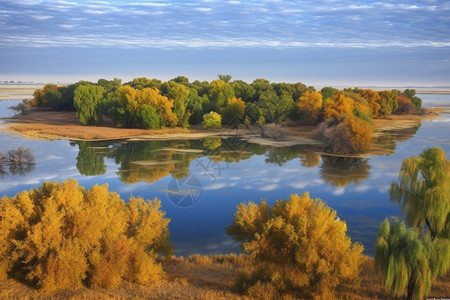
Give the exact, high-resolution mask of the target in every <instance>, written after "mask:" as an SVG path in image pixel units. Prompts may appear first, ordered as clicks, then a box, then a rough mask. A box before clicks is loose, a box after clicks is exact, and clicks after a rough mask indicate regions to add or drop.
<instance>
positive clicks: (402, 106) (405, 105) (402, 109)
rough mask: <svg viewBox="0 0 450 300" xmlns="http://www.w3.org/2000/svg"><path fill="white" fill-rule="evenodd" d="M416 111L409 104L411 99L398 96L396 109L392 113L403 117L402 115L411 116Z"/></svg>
mask: <svg viewBox="0 0 450 300" xmlns="http://www.w3.org/2000/svg"><path fill="white" fill-rule="evenodd" d="M415 111H416V107H415V106H414V104H413V103H412V102H411V99H409V98H407V97H405V96H403V95H399V96H398V97H397V109H396V110H395V111H394V113H395V114H398V115H403V114H411V113H413V112H415Z"/></svg>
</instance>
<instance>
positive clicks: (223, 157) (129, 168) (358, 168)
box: [0, 125, 420, 186]
mask: <svg viewBox="0 0 450 300" xmlns="http://www.w3.org/2000/svg"><path fill="white" fill-rule="evenodd" d="M419 127H420V125H418V126H416V127H414V128H408V129H398V130H392V131H386V132H384V133H383V134H381V135H379V136H378V137H377V138H376V144H375V145H374V147H373V149H372V151H373V152H376V153H377V154H392V153H394V151H395V147H396V141H399V140H404V139H407V138H411V137H412V136H413V135H414V134H415V133H416V131H417V130H418V129H419ZM71 145H72V146H75V145H78V148H79V153H78V156H77V158H76V159H77V164H76V166H77V168H78V170H79V172H80V174H81V175H85V176H92V175H101V174H105V173H106V165H105V161H104V160H105V158H111V159H114V161H115V163H116V164H117V165H119V168H118V172H117V174H118V175H119V178H120V180H121V181H122V182H124V183H127V184H133V183H137V182H140V181H144V182H148V183H152V182H155V181H158V180H160V179H161V178H164V177H166V176H168V175H171V176H172V177H173V178H175V179H176V180H181V179H183V178H186V177H187V176H189V174H190V170H189V167H190V165H191V162H192V161H193V160H194V159H197V165H196V166H200V167H201V168H203V169H204V171H205V174H209V173H211V171H212V170H211V169H214V168H220V169H223V166H219V163H220V162H225V163H227V165H226V167H228V164H229V163H233V162H240V161H241V160H246V159H249V158H250V157H252V156H253V155H265V159H264V161H265V163H267V164H273V165H276V166H280V167H281V166H283V165H284V164H286V163H287V162H289V161H291V160H293V159H295V158H299V159H300V160H301V164H302V166H304V167H306V168H313V167H316V166H318V165H319V164H320V155H319V154H317V153H316V152H317V151H318V150H319V149H318V148H317V146H313V145H296V146H289V147H273V146H261V145H257V144H251V143H249V142H247V141H246V140H243V139H241V138H239V136H231V137H228V138H220V137H207V138H204V139H200V140H169V141H163V140H162V141H160V140H157V141H155V140H153V141H98V142H97V141H96V142H72V143H71ZM204 157H205V158H207V159H206V161H205V160H204V159H203V158H204ZM369 170H370V166H369V164H368V161H367V159H361V158H347V157H334V156H322V166H321V169H320V174H321V177H322V179H323V180H324V181H325V182H326V183H330V184H333V185H335V186H345V185H348V184H350V183H351V182H355V183H356V184H358V183H359V181H360V180H363V179H367V178H368V176H369ZM0 172H1V169H0Z"/></svg>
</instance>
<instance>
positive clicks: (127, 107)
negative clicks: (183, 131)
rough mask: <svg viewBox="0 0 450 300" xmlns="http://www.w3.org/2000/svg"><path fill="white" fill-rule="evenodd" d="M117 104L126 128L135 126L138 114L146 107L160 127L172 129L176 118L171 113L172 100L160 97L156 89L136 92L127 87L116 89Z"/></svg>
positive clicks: (144, 89)
mask: <svg viewBox="0 0 450 300" xmlns="http://www.w3.org/2000/svg"><path fill="white" fill-rule="evenodd" d="M117 102H118V104H119V106H120V107H121V108H122V109H121V110H119V111H120V118H121V119H122V120H121V121H122V122H121V123H123V124H124V125H125V126H126V127H131V126H133V125H135V123H136V122H137V120H138V119H139V112H140V111H141V110H142V109H145V108H146V107H152V108H153V109H154V111H155V112H156V114H157V115H158V117H159V121H160V122H161V126H169V127H174V126H176V125H177V124H178V118H177V116H176V115H175V114H174V113H173V111H172V108H173V100H169V99H168V98H167V97H165V96H162V95H161V94H160V92H159V90H158V89H157V88H143V89H141V90H137V89H135V88H133V87H131V86H129V85H124V86H121V87H120V88H119V89H118V97H117Z"/></svg>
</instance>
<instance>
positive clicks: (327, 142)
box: [322, 115, 372, 154]
mask: <svg viewBox="0 0 450 300" xmlns="http://www.w3.org/2000/svg"><path fill="white" fill-rule="evenodd" d="M371 140H372V126H371V124H370V123H369V122H367V121H364V120H361V119H360V118H358V117H355V116H353V115H347V116H345V118H344V119H343V120H342V121H341V122H340V123H337V124H334V125H331V126H329V127H325V128H324V129H323V130H322V142H323V146H324V148H325V151H327V152H331V153H340V154H354V153H360V152H363V151H364V150H365V149H366V148H367V147H368V146H369V144H370V142H371Z"/></svg>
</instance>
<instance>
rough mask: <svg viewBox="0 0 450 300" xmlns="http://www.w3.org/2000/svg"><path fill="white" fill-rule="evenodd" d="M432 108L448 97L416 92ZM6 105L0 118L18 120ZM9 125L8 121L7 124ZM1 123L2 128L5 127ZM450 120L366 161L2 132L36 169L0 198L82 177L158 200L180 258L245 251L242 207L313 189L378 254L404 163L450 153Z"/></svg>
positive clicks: (2, 183) (431, 124) (8, 179)
mask: <svg viewBox="0 0 450 300" xmlns="http://www.w3.org/2000/svg"><path fill="white" fill-rule="evenodd" d="M419 96H420V97H422V99H424V106H425V107H432V106H450V96H440V95H439V96H432V95H419ZM17 102H18V101H17V100H15V101H11V100H9V101H0V117H3V118H4V117H9V116H12V115H13V113H12V111H10V110H8V109H7V107H9V106H12V105H15V104H16V103H17ZM1 121H5V120H1V119H0V122H1ZM0 126H1V123H0ZM449 130H450V116H449V115H448V114H443V118H441V119H438V120H434V121H423V122H422V124H421V126H420V128H416V129H414V130H406V133H405V131H404V132H396V133H395V132H394V133H386V135H385V136H384V137H383V139H382V140H383V141H384V143H385V145H384V146H383V148H384V149H385V153H386V154H380V155H375V156H371V157H369V158H366V159H358V158H337V157H332V156H323V155H319V154H317V152H316V151H317V149H316V148H315V146H313V145H297V146H292V147H279V148H274V147H268V146H260V145H256V144H251V143H247V142H245V141H243V140H241V139H238V138H235V137H229V138H225V139H219V138H206V139H199V140H176V141H135V142H127V141H101V142H100V141H99V142H69V141H66V140H58V141H41V140H34V139H26V138H23V137H21V136H19V135H16V134H13V133H8V132H5V131H0V151H1V152H3V153H6V152H7V151H8V150H10V149H11V148H17V147H19V146H24V147H28V148H30V150H31V152H32V153H33V154H34V156H35V158H36V166H35V168H34V170H32V171H30V172H28V173H26V174H25V175H23V176H20V175H11V174H9V173H8V172H6V174H4V175H3V176H2V177H1V178H0V195H6V196H13V195H15V194H16V193H17V192H20V191H22V190H29V189H31V188H35V187H38V186H39V185H40V184H41V183H42V182H44V181H46V180H52V181H53V180H58V181H62V180H66V179H68V178H75V179H76V180H78V182H79V183H80V185H83V186H85V187H86V188H90V187H91V186H93V185H94V184H97V183H98V184H104V183H107V184H108V185H109V190H110V191H114V192H117V193H119V194H120V195H121V197H122V199H127V198H128V197H129V196H130V195H135V196H143V197H144V198H151V199H153V198H154V197H158V198H159V199H161V201H162V205H163V209H164V210H165V211H166V212H167V214H166V216H167V217H169V218H170V219H171V222H170V225H169V229H170V232H171V235H172V243H173V244H174V245H175V254H176V255H184V256H186V255H189V254H194V253H199V254H218V253H230V252H238V251H239V245H238V244H237V243H236V242H234V241H233V240H232V239H230V238H229V237H227V235H226V231H225V230H226V226H227V225H229V224H230V223H231V222H232V219H233V215H234V213H235V211H236V206H237V205H238V204H239V203H241V202H248V201H254V202H257V203H258V202H259V201H260V200H261V199H267V201H268V202H269V203H270V204H273V203H274V202H275V200H276V199H286V198H288V197H289V195H290V194H294V193H298V194H302V193H304V192H309V193H310V196H311V197H312V198H321V199H322V200H324V201H325V202H327V204H328V205H329V206H331V207H333V208H334V209H336V210H337V212H338V215H339V217H340V218H341V219H343V220H345V221H346V222H347V227H348V233H349V234H350V236H351V238H352V240H353V241H359V242H361V243H362V244H363V245H364V247H365V253H366V254H368V255H373V253H374V243H375V240H376V235H377V232H378V226H379V223H380V222H381V221H383V219H385V218H386V217H389V216H400V213H401V212H400V208H399V207H398V206H396V205H394V204H393V203H391V202H390V199H389V192H388V190H389V186H390V184H391V182H392V181H394V180H396V179H397V176H398V172H399V169H400V165H401V162H402V160H403V159H404V158H406V157H410V156H412V155H418V154H419V153H421V152H422V151H423V150H424V149H425V148H428V147H433V146H440V147H442V148H443V149H444V150H445V151H446V152H447V153H450V140H449V138H448V132H450V131H449Z"/></svg>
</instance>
